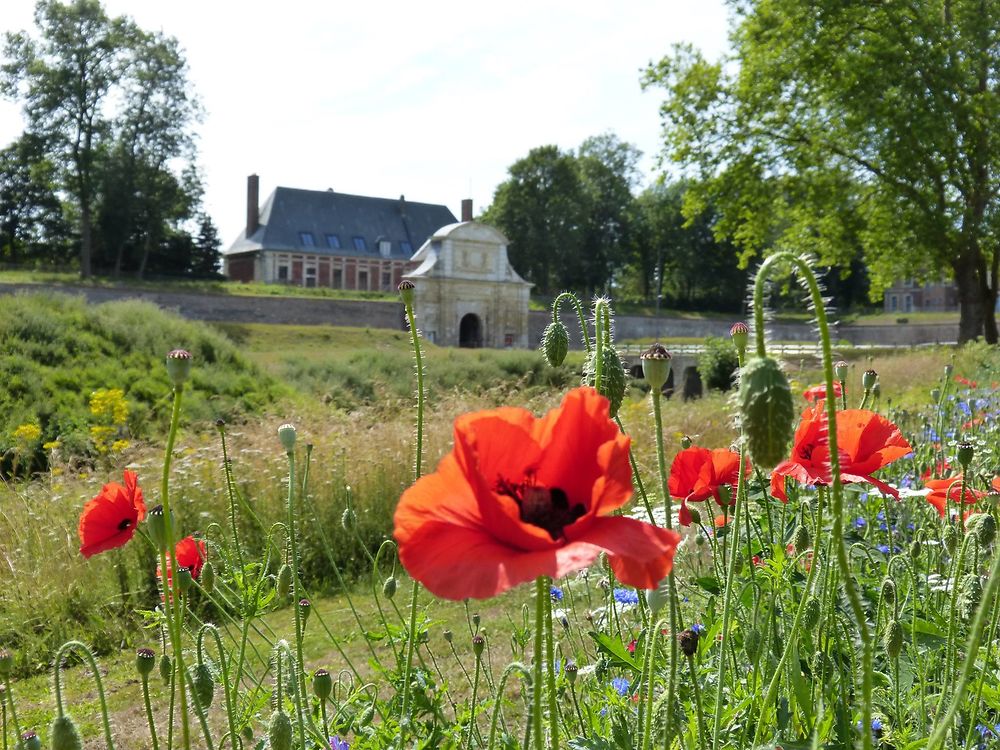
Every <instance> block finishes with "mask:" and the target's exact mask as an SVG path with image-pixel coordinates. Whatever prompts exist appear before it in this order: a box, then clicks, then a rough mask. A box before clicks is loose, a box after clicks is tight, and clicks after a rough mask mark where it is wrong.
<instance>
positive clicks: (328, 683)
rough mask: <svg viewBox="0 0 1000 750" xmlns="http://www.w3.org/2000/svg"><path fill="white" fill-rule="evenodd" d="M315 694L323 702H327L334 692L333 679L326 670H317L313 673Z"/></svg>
mask: <svg viewBox="0 0 1000 750" xmlns="http://www.w3.org/2000/svg"><path fill="white" fill-rule="evenodd" d="M312 689H313V694H314V695H315V696H316V697H317V698H319V699H320V700H321V701H325V700H326V699H327V698H329V697H330V694H331V693H332V692H333V678H332V677H330V673H329V672H328V671H327V670H325V669H317V670H316V671H315V672H314V673H313V684H312Z"/></svg>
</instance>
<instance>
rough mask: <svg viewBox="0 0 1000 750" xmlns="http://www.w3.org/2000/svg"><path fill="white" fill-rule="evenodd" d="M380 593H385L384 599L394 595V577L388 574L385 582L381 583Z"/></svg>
mask: <svg viewBox="0 0 1000 750" xmlns="http://www.w3.org/2000/svg"><path fill="white" fill-rule="evenodd" d="M382 593H383V594H384V595H385V598H386V599H392V597H394V596H395V595H396V577H395V576H389V577H388V578H386V579H385V583H383V584H382Z"/></svg>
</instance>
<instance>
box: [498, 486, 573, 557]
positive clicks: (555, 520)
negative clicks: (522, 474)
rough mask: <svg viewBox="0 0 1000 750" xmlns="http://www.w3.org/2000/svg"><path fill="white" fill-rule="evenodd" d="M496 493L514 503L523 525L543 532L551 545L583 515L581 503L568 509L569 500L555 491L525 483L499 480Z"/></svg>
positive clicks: (562, 492) (556, 488) (558, 491)
mask: <svg viewBox="0 0 1000 750" xmlns="http://www.w3.org/2000/svg"><path fill="white" fill-rule="evenodd" d="M496 491H497V493H498V494H500V495H506V496H507V497H510V498H512V499H513V500H514V502H516V503H517V507H518V509H519V510H520V516H521V520H522V521H523V522H524V523H529V524H531V525H532V526H537V527H538V528H540V529H545V530H546V531H547V532H549V536H550V537H552V541H554V542H555V541H558V540H559V539H560V538H562V536H563V529H565V528H566V527H567V526H569V525H570V524H572V523H574V522H575V521H576V520H577V519H578V518H580V517H581V516H582V515H583V514H584V513H586V512H587V511H586V508H584V507H583V504H582V503H576V504H574V505H570V502H569V497H567V495H566V493H565V492H564V491H563V490H561V489H560V488H559V487H538V486H536V485H533V484H529V483H527V482H524V483H522V484H511V483H510V482H508V481H507V480H506V479H504V478H502V477H501V478H500V479H498V480H497V486H496Z"/></svg>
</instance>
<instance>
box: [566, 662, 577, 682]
mask: <svg viewBox="0 0 1000 750" xmlns="http://www.w3.org/2000/svg"><path fill="white" fill-rule="evenodd" d="M579 671H580V668H579V667H578V666H576V662H575V661H569V662H566V679H567V680H569V684H570V685H572V684H573V683H574V682H576V673H577V672H579Z"/></svg>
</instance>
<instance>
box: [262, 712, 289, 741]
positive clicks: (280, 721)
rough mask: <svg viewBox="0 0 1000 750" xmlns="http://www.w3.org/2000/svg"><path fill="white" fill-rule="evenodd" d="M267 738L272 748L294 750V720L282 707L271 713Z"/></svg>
mask: <svg viewBox="0 0 1000 750" xmlns="http://www.w3.org/2000/svg"><path fill="white" fill-rule="evenodd" d="M267 740H268V743H269V747H270V748H271V750H292V720H291V719H289V718H288V714H286V713H285V712H284V711H282V710H281V709H280V708H279V709H278V710H277V711H275V712H274V713H273V714H271V720H270V721H269V722H268V724H267Z"/></svg>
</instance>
